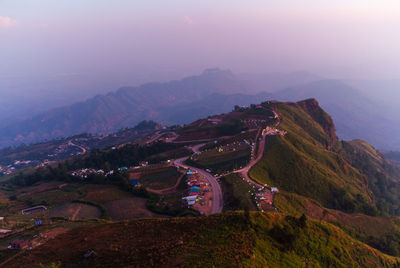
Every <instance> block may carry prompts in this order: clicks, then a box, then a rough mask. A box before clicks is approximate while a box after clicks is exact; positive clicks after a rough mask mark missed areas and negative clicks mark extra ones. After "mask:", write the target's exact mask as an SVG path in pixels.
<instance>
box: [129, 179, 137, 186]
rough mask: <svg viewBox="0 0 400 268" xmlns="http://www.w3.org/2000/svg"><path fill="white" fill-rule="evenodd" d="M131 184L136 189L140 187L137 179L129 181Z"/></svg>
mask: <svg viewBox="0 0 400 268" xmlns="http://www.w3.org/2000/svg"><path fill="white" fill-rule="evenodd" d="M129 183H130V184H132V185H133V186H135V187H139V182H138V180H137V179H129Z"/></svg>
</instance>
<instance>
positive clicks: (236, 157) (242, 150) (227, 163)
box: [188, 142, 251, 173]
mask: <svg viewBox="0 0 400 268" xmlns="http://www.w3.org/2000/svg"><path fill="white" fill-rule="evenodd" d="M250 153H251V147H250V145H248V144H246V143H245V142H234V143H230V144H227V145H224V146H219V147H216V148H213V149H208V150H205V151H203V152H202V153H201V154H199V155H192V156H191V157H190V158H189V160H188V162H189V163H188V164H193V165H195V166H198V167H200V168H203V169H210V170H212V171H213V172H214V173H223V172H226V171H231V170H233V169H239V168H241V167H243V166H245V165H246V164H247V163H248V161H249V159H250Z"/></svg>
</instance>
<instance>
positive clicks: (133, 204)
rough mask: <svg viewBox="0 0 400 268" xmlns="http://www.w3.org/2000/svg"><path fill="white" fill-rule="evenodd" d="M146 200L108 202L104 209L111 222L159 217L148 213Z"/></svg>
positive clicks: (131, 199) (137, 198) (136, 198)
mask: <svg viewBox="0 0 400 268" xmlns="http://www.w3.org/2000/svg"><path fill="white" fill-rule="evenodd" d="M146 202H147V200H146V199H144V198H139V197H132V198H126V199H120V200H113V201H109V202H107V203H106V204H105V207H106V208H107V210H108V213H109V214H110V218H111V220H114V221H122V220H131V219H135V218H154V217H158V218H159V217H160V215H158V214H155V213H153V212H151V211H149V210H148V209H147V207H146Z"/></svg>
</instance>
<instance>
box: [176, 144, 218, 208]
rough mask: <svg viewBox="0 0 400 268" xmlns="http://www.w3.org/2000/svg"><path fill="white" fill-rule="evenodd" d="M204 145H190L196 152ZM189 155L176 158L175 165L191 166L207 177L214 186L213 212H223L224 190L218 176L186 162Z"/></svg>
mask: <svg viewBox="0 0 400 268" xmlns="http://www.w3.org/2000/svg"><path fill="white" fill-rule="evenodd" d="M202 146H204V144H198V145H195V146H193V147H190V148H191V149H192V151H193V152H195V153H199V152H200V151H199V149H200V148H201V147H202ZM188 158H189V157H188V156H187V157H182V158H179V159H176V160H175V161H174V165H175V166H176V167H186V168H190V169H192V170H194V171H196V172H197V173H199V174H201V175H202V176H203V177H204V178H206V179H207V181H208V182H209V183H210V185H211V187H212V194H213V197H212V207H211V214H216V213H221V212H222V209H223V206H224V201H223V198H222V190H221V186H220V185H219V183H218V181H217V180H216V178H215V177H214V176H213V175H212V174H210V173H209V172H207V171H205V170H203V169H200V168H196V167H192V166H189V165H186V164H184V162H185V161H186V160H187V159H188Z"/></svg>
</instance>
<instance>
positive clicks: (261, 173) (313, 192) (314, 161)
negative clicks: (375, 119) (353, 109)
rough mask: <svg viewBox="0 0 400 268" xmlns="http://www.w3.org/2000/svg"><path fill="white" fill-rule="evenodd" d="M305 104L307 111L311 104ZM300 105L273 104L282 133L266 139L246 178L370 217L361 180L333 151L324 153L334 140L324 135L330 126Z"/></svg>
mask: <svg viewBox="0 0 400 268" xmlns="http://www.w3.org/2000/svg"><path fill="white" fill-rule="evenodd" d="M306 105H310V106H312V107H313V105H314V102H313V101H310V103H309V104H306ZM303 106H304V105H301V104H299V103H297V104H285V103H278V104H276V109H277V112H278V113H279V114H280V115H281V117H282V122H281V125H280V126H279V127H280V128H282V129H284V130H286V131H287V132H288V134H287V135H286V136H285V137H280V136H279V137H278V136H271V137H267V143H266V151H265V154H264V157H263V159H262V160H261V161H260V162H259V163H258V164H257V165H256V166H254V167H253V168H252V169H251V171H250V175H251V176H252V177H253V178H254V179H256V180H258V181H260V182H263V183H268V184H270V185H276V186H278V187H280V188H282V189H283V190H286V191H288V192H294V193H297V194H301V195H304V196H306V197H310V198H313V199H315V200H317V201H318V202H320V203H321V204H322V205H324V206H326V207H330V208H335V209H341V210H344V211H348V212H354V211H363V212H366V213H371V214H373V213H375V208H374V204H373V202H372V192H371V191H370V190H369V189H368V188H367V183H366V177H365V176H364V175H363V174H361V173H360V172H359V171H358V170H357V169H355V168H354V167H352V166H351V165H350V164H349V163H348V162H347V161H345V160H344V158H343V157H341V156H340V155H339V154H338V153H335V152H333V151H331V150H328V149H327V148H329V147H334V146H336V142H337V140H336V136H333V135H332V133H331V132H328V131H327V129H329V126H331V127H330V128H331V129H332V128H333V122H332V121H331V119H330V117H329V115H327V114H326V113H325V112H323V111H322V110H317V111H316V113H317V114H318V113H322V115H320V116H317V115H316V114H312V113H310V112H309V111H308V112H307V111H306V110H304V108H303ZM311 110H312V109H311ZM315 118H318V122H317V121H315Z"/></svg>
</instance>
